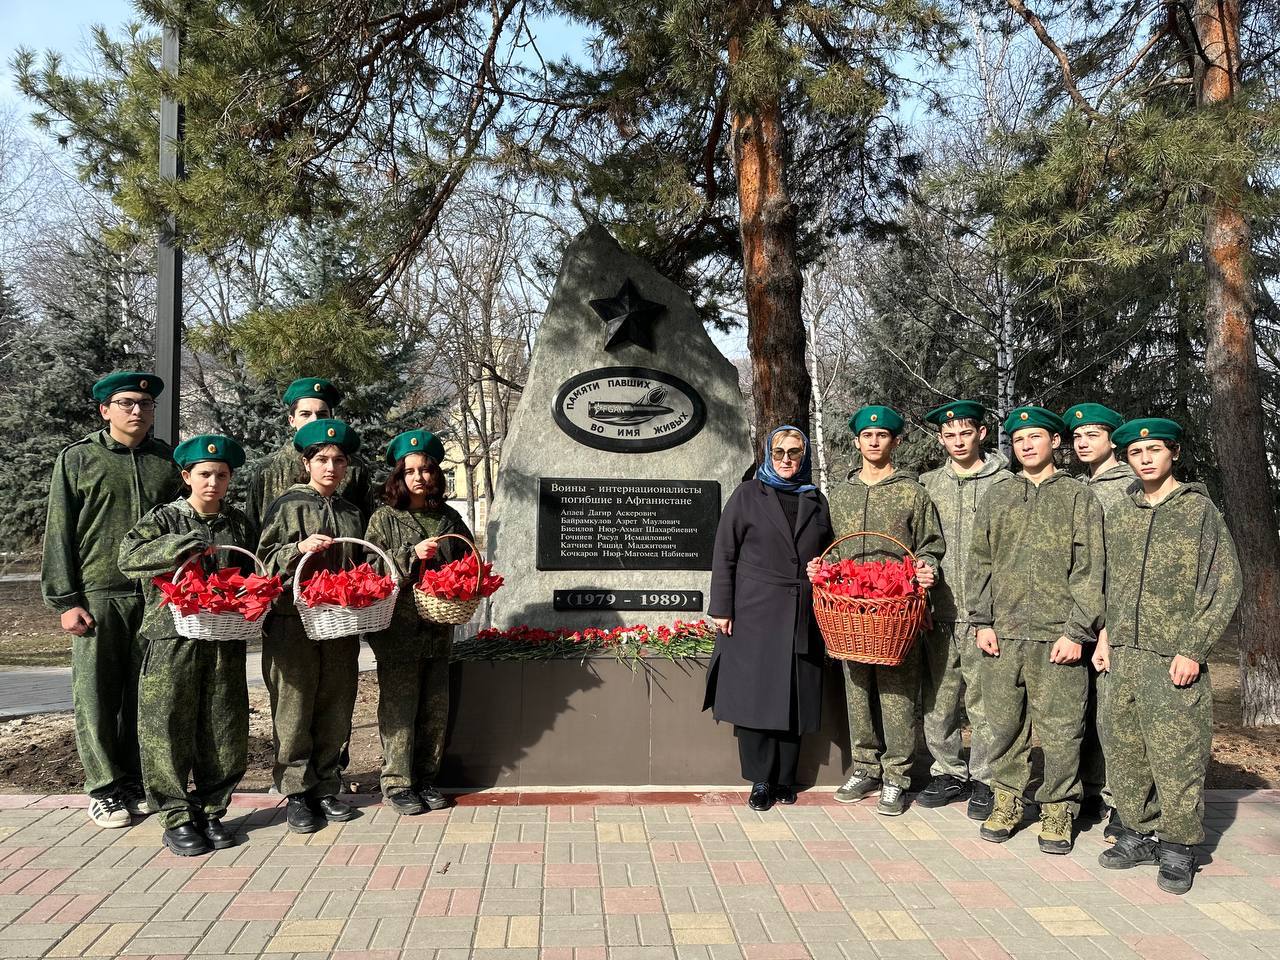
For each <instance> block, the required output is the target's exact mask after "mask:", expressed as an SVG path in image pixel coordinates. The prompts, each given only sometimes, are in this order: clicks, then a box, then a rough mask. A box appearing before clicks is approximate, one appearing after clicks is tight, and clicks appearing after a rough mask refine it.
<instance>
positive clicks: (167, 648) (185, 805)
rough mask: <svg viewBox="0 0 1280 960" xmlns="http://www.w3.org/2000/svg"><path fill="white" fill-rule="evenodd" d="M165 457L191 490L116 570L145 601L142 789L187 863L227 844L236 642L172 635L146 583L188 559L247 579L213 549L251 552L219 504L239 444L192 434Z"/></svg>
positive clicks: (241, 704)
mask: <svg viewBox="0 0 1280 960" xmlns="http://www.w3.org/2000/svg"><path fill="white" fill-rule="evenodd" d="M173 459H174V460H175V461H176V462H177V464H178V466H179V467H181V468H182V480H183V482H184V483H185V484H186V485H187V487H188V489H189V490H190V493H189V494H188V495H187V496H185V497H180V498H178V499H177V500H174V501H173V502H171V503H162V504H160V505H159V506H157V507H155V508H153V509H152V510H151V511H150V512H149V513H148V514H147V515H146V516H145V517H143V518H142V519H141V520H139V521H138V522H137V523H136V524H135V525H134V527H133V529H132V530H130V531H129V532H128V533H127V534H126V535H125V537H124V540H123V542H121V544H120V569H121V571H122V572H123V573H124V574H125V575H126V576H128V577H132V578H133V579H134V580H137V581H138V582H139V583H140V585H141V586H142V588H143V592H144V594H145V596H146V613H145V614H144V616H143V618H142V629H141V630H140V631H139V636H140V637H141V638H142V639H143V641H144V642H145V643H146V665H145V666H144V668H143V671H142V680H141V683H140V690H139V702H138V734H139V740H140V741H141V745H142V782H143V786H144V787H145V788H146V792H147V799H148V800H149V801H150V803H151V805H152V806H154V807H155V808H156V810H157V811H158V812H159V817H160V822H161V824H162V825H163V827H164V836H163V843H164V845H165V847H167V848H168V849H169V850H171V851H172V852H173V853H175V854H177V855H178V856H183V857H190V856H198V855H200V854H203V853H208V852H209V851H210V850H211V849H212V850H222V849H225V848H227V847H231V846H234V845H235V835H234V832H233V831H232V830H231V829H229V828H228V827H227V826H226V825H224V824H223V822H222V817H223V816H225V815H226V812H227V805H228V804H229V803H230V802H231V794H232V792H233V791H234V790H235V788H236V784H238V783H239V782H240V778H241V777H243V776H244V771H245V764H246V762H247V758H248V751H249V690H248V687H247V685H246V682H245V641H244V640H218V641H214V640H193V639H189V638H186V637H180V636H178V633H177V631H176V630H175V629H174V623H173V614H172V608H170V607H162V606H161V605H160V600H161V594H160V591H159V589H158V588H157V587H156V586H155V585H154V584H153V583H152V578H153V577H161V576H162V577H165V578H169V577H172V576H173V574H174V573H175V572H176V571H177V570H178V569H180V568H181V567H183V566H184V565H186V564H187V562H188V561H196V562H199V563H201V564H203V565H204V566H205V568H206V572H212V571H214V570H218V569H220V568H222V567H227V566H237V567H240V568H241V569H242V570H243V571H244V572H245V573H252V572H254V571H253V564H252V563H251V562H249V561H248V560H247V558H242V557H241V556H240V555H237V554H235V553H233V552H230V551H219V550H217V548H218V547H239V548H240V549H242V550H252V549H253V547H254V545H255V541H254V537H253V532H252V529H251V528H250V526H249V521H248V519H247V518H246V517H245V515H244V514H243V513H241V512H240V511H239V510H237V509H236V508H235V507H233V506H231V505H230V504H227V503H224V502H223V498H224V497H226V494H227V487H228V486H229V485H230V483H231V474H232V472H233V471H234V470H236V469H238V468H239V467H240V466H242V465H243V464H244V450H242V449H241V447H240V444H238V443H236V441H235V440H232V439H231V438H230V437H224V436H221V435H218V434H208V433H206V434H201V435H199V436H196V437H192V438H191V439H189V440H186V441H184V442H183V443H180V444H178V447H177V449H176V450H175V451H174V453H173ZM189 783H190V789H188V784H189Z"/></svg>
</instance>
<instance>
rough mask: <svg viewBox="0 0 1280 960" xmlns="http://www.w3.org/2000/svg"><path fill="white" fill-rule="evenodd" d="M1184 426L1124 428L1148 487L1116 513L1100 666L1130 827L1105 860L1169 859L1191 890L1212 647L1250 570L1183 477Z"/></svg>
mask: <svg viewBox="0 0 1280 960" xmlns="http://www.w3.org/2000/svg"><path fill="white" fill-rule="evenodd" d="M1181 439H1182V428H1181V427H1180V426H1179V425H1178V424H1176V423H1174V422H1173V421H1172V420H1165V419H1161V418H1149V419H1141V420H1132V421H1130V422H1128V423H1126V424H1124V425H1122V426H1121V427H1120V429H1118V430H1116V432H1115V440H1116V444H1117V446H1119V447H1120V449H1121V450H1123V451H1125V454H1126V458H1127V459H1128V461H1129V463H1130V465H1131V466H1132V467H1133V468H1134V470H1135V471H1136V472H1137V475H1138V479H1139V480H1140V481H1141V489H1140V490H1138V491H1136V492H1134V493H1133V494H1131V495H1130V496H1129V497H1128V498H1127V499H1126V500H1125V501H1124V502H1123V503H1122V504H1121V505H1120V506H1118V507H1116V508H1115V509H1113V510H1112V511H1111V512H1109V513H1108V514H1107V531H1106V539H1107V637H1108V639H1107V640H1106V641H1099V643H1098V649H1097V651H1096V652H1095V654H1094V657H1095V665H1096V666H1097V667H1098V669H1100V670H1109V671H1110V673H1109V675H1108V678H1107V683H1106V686H1105V688H1104V691H1103V696H1104V697H1105V698H1106V701H1107V706H1106V710H1105V711H1104V713H1103V716H1104V719H1105V723H1106V731H1105V737H1104V741H1103V742H1104V743H1106V745H1107V770H1108V774H1109V778H1110V783H1111V788H1112V790H1113V791H1114V793H1115V800H1116V806H1117V808H1118V809H1119V810H1120V820H1121V823H1122V824H1123V827H1122V830H1121V835H1120V837H1119V838H1118V839H1117V840H1116V844H1115V846H1114V847H1111V848H1109V849H1107V850H1104V851H1103V852H1102V855H1101V856H1100V857H1099V858H1098V862H1099V863H1101V864H1102V865H1103V866H1104V867H1111V868H1116V869H1123V868H1127V867H1135V866H1139V865H1141V864H1152V863H1159V865H1160V868H1159V872H1158V874H1157V877H1156V882H1157V884H1158V885H1159V886H1160V888H1161V889H1162V890H1165V891H1167V892H1169V893H1185V892H1186V891H1188V890H1190V889H1191V882H1192V877H1193V876H1194V874H1195V849H1194V846H1195V844H1198V843H1200V842H1201V841H1202V840H1203V839H1204V827H1203V825H1202V822H1201V821H1202V819H1203V816H1204V776H1205V770H1206V768H1207V767H1208V764H1209V753H1210V747H1211V744H1212V740H1213V691H1212V688H1211V687H1210V685H1209V669H1208V666H1207V663H1206V662H1207V660H1208V659H1209V651H1210V650H1212V649H1213V645H1214V644H1215V643H1217V642H1218V640H1219V638H1220V637H1221V636H1222V634H1223V631H1225V630H1226V628H1227V624H1228V623H1229V622H1230V620H1231V617H1232V615H1233V614H1234V613H1235V609H1236V605H1237V604H1238V603H1239V602H1240V594H1241V591H1242V577H1241V571H1240V562H1239V560H1238V559H1237V557H1236V549H1235V544H1234V543H1233V542H1232V540H1231V534H1230V533H1229V532H1228V531H1227V526H1226V524H1225V523H1224V522H1223V519H1222V515H1221V514H1220V513H1219V512H1218V510H1217V508H1216V507H1215V506H1214V505H1213V502H1212V501H1210V499H1209V497H1208V495H1207V493H1206V491H1205V488H1204V487H1203V486H1201V485H1200V484H1198V483H1179V482H1178V480H1177V478H1175V477H1174V475H1173V469H1174V463H1175V462H1176V461H1177V459H1178V455H1179V453H1180V449H1179V443H1180V441H1181Z"/></svg>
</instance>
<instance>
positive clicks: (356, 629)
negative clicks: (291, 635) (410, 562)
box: [293, 537, 400, 640]
mask: <svg viewBox="0 0 1280 960" xmlns="http://www.w3.org/2000/svg"><path fill="white" fill-rule="evenodd" d="M332 542H333V543H356V544H359V545H360V546H363V547H368V548H369V549H371V550H373V551H374V552H375V553H377V555H378V556H379V557H381V558H382V562H383V563H385V564H386V565H387V571H388V572H389V573H390V575H391V578H392V580H393V585H392V587H391V592H390V593H389V594H387V596H385V597H383V598H382V599H381V600H375V601H374V602H373V603H371V604H369V606H367V607H360V608H359V609H358V610H353V609H351V608H350V607H340V606H338V605H336V604H332V603H321V604H317V605H316V606H314V607H308V606H307V605H306V604H305V603H303V602H302V596H301V595H302V569H303V567H305V566H306V565H307V563H308V562H309V561H310V560H311V558H312V557H314V556H316V554H317V553H319V552H320V551H313V552H311V553H308V554H307V555H306V556H304V557H303V558H302V559H301V560H300V561H298V569H297V572H296V573H295V574H294V576H293V605H294V606H295V607H296V608H297V610H298V616H299V617H300V618H301V619H302V629H304V630H305V631H306V632H307V636H308V637H310V638H311V639H312V640H337V639H339V638H340V637H349V636H351V635H352V634H356V633H376V632H377V631H379V630H385V629H387V627H388V626H390V625H391V617H392V615H393V614H394V613H395V610H396V598H397V597H398V596H400V577H399V572H398V571H397V569H396V565H395V564H394V563H393V562H392V560H391V558H390V557H389V556H387V552H386V551H385V550H383V549H382V548H381V547H379V546H378V545H377V544H376V543H370V542H369V541H368V540H361V539H359V538H358V537H334V538H333V541H332Z"/></svg>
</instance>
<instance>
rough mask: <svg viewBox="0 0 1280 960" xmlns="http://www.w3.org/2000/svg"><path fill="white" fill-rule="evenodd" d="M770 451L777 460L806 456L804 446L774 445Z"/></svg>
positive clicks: (797, 458) (798, 458) (796, 458)
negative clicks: (783, 446) (785, 446)
mask: <svg viewBox="0 0 1280 960" xmlns="http://www.w3.org/2000/svg"><path fill="white" fill-rule="evenodd" d="M769 453H770V454H771V455H772V456H773V459H775V460H800V459H802V458H803V457H804V447H787V449H785V450H783V449H782V447H774V448H773V449H772V450H770V451H769Z"/></svg>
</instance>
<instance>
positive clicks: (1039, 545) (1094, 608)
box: [966, 407, 1104, 854]
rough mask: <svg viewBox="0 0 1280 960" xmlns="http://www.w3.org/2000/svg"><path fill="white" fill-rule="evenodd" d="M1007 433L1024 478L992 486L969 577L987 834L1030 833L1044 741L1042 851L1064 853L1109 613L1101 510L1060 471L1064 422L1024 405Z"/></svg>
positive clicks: (996, 837) (999, 838)
mask: <svg viewBox="0 0 1280 960" xmlns="http://www.w3.org/2000/svg"><path fill="white" fill-rule="evenodd" d="M1004 428H1005V432H1006V433H1008V434H1009V435H1010V436H1011V437H1012V438H1013V450H1014V454H1015V455H1016V456H1017V458H1018V462H1019V464H1021V466H1022V470H1021V471H1020V472H1019V473H1017V474H1015V475H1013V476H1009V477H1004V478H1002V479H1000V480H998V481H996V482H995V483H994V484H992V486H991V489H990V490H988V491H987V494H986V496H985V497H983V498H982V501H981V503H979V504H978V513H977V516H976V517H975V519H974V523H973V543H972V546H971V547H970V550H969V566H968V572H967V574H966V590H967V592H968V600H969V605H970V606H969V619H970V622H971V623H972V624H973V625H974V627H975V628H976V629H977V644H978V647H979V648H980V649H981V650H982V651H983V653H985V654H986V656H985V657H984V658H983V661H982V667H981V671H982V699H983V703H984V706H985V710H986V717H987V726H988V729H989V730H990V737H991V739H990V746H991V786H992V788H993V790H994V792H995V803H994V809H993V810H992V812H991V816H989V817H988V818H987V819H986V821H985V822H984V823H983V825H982V828H981V831H980V833H981V836H982V837H983V839H985V840H991V841H994V842H996V843H1000V842H1003V841H1005V840H1008V839H1009V838H1010V837H1011V836H1013V833H1014V831H1016V830H1017V828H1018V826H1019V824H1020V823H1021V821H1022V811H1023V793H1024V792H1025V790H1026V788H1027V784H1028V782H1029V781H1030V779H1031V762H1030V761H1031V735H1032V732H1033V731H1034V733H1035V734H1036V735H1037V736H1038V737H1039V739H1040V744H1041V749H1042V750H1043V752H1044V782H1043V783H1042V784H1041V785H1040V787H1039V789H1038V790H1037V791H1036V800H1037V801H1038V802H1039V804H1040V836H1039V845H1040V849H1041V850H1042V851H1044V852H1045V853H1053V854H1065V853H1069V852H1070V851H1071V847H1072V844H1073V841H1074V837H1073V832H1072V821H1073V818H1074V815H1075V812H1076V810H1077V808H1078V805H1079V802H1080V776H1079V771H1080V741H1081V739H1082V737H1083V734H1084V709H1085V699H1086V697H1087V693H1088V686H1089V679H1088V674H1087V673H1086V671H1085V666H1084V663H1083V662H1082V654H1083V652H1084V645H1085V644H1092V643H1093V642H1094V639H1095V638H1096V636H1097V630H1098V627H1099V626H1100V624H1101V622H1102V614H1103V597H1102V588H1103V560H1104V555H1103V546H1102V507H1101V506H1099V504H1098V500H1097V498H1096V497H1094V495H1093V494H1091V493H1090V492H1089V491H1088V489H1087V488H1086V487H1085V486H1084V484H1082V483H1080V482H1079V481H1078V480H1074V479H1072V478H1071V477H1069V476H1067V475H1066V474H1065V473H1061V472H1057V471H1056V469H1055V466H1054V462H1053V453H1054V450H1055V449H1057V447H1058V446H1059V445H1060V444H1061V442H1062V436H1063V434H1065V433H1066V427H1065V426H1064V424H1063V422H1062V418H1061V417H1059V416H1058V415H1057V414H1056V413H1054V412H1052V411H1051V410H1045V409H1044V408H1043V407H1019V408H1017V409H1016V410H1014V411H1013V412H1012V413H1010V414H1009V417H1008V418H1007V419H1006V420H1005V424H1004Z"/></svg>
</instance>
